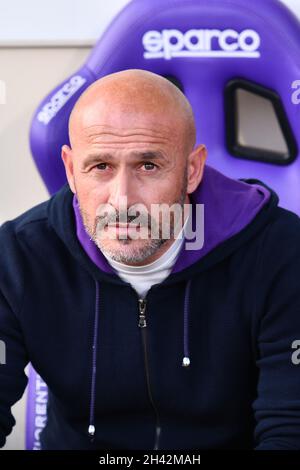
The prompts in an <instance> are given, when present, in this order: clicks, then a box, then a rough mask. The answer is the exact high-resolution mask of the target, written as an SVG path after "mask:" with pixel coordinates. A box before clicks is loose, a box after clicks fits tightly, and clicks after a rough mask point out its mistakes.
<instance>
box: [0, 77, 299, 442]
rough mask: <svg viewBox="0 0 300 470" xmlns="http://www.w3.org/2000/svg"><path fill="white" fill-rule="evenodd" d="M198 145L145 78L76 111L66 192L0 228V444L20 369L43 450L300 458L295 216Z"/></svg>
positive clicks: (113, 88)
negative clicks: (41, 389) (43, 416)
mask: <svg viewBox="0 0 300 470" xmlns="http://www.w3.org/2000/svg"><path fill="white" fill-rule="evenodd" d="M195 135H196V132H195V123H194V119H193V112H192V109H191V106H190V104H189V102H188V101H187V99H186V98H185V96H184V95H183V94H182V93H181V92H180V91H179V90H178V89H177V88H176V87H175V85H173V84H172V83H170V82H169V81H168V80H166V79H164V78H162V77H159V76H157V75H155V74H153V73H150V72H145V71H141V70H127V71H122V72H119V73H115V74H112V75H109V76H106V77H104V78H101V79H100V80H98V81H96V82H95V83H94V84H93V85H92V86H90V87H89V88H87V89H86V90H85V92H84V93H83V94H82V95H81V97H80V98H79V100H78V101H77V103H76V105H75V107H74V108H73V111H72V113H71V116H70V120H69V136H70V146H68V145H64V146H63V147H62V159H63V162H64V165H65V169H66V177H67V180H68V183H67V184H66V185H65V186H64V187H63V188H62V189H61V190H60V191H58V192H57V193H56V194H55V195H54V196H52V197H51V198H50V199H49V200H48V201H46V202H44V203H42V204H40V205H38V206H36V207H34V208H32V209H31V210H29V211H27V212H26V213H24V214H22V215H20V216H19V217H17V218H16V219H14V220H12V221H8V222H6V223H5V224H4V225H3V226H2V227H1V229H0V241H1V246H2V247H3V249H2V250H1V253H0V266H1V270H0V340H1V342H2V343H1V344H2V346H3V345H5V361H2V363H1V364H0V445H3V444H4V442H5V437H6V435H8V434H9V433H10V431H11V429H12V427H13V425H14V419H13V417H12V415H11V406H12V405H13V404H14V403H15V402H16V401H17V400H18V399H19V398H20V397H21V396H22V394H23V391H24V389H25V386H26V383H27V378H26V376H25V374H24V367H25V366H26V365H27V363H28V362H29V361H30V362H31V363H32V364H33V366H34V368H35V369H36V371H37V372H38V374H39V375H40V376H41V377H42V379H43V380H44V381H45V382H46V384H47V385H48V390H49V398H48V409H47V416H48V417H47V424H46V426H45V428H44V429H43V431H42V433H41V435H40V440H39V436H35V439H36V441H37V442H36V446H37V447H38V446H40V445H41V448H42V449H90V450H92V449H98V450H100V449H105V450H108V449H130V450H133V449H137V450H138V449H143V450H151V449H155V450H157V449H169V450H170V449H174V450H180V449H187V450H188V449H258V450H266V449H300V399H299V397H300V371H299V369H298V368H297V365H298V364H299V362H300V360H299V357H298V344H300V291H299V279H300V221H299V218H298V216H297V215H296V214H293V213H291V212H289V211H287V210H285V209H283V208H280V207H279V205H278V197H277V195H276V194H275V193H274V191H273V190H272V189H271V188H268V187H267V186H266V185H265V184H264V183H263V182H261V181H258V180H254V179H251V180H250V179H248V180H246V179H241V180H234V179H231V178H228V177H226V176H225V175H223V174H222V173H220V172H218V171H216V170H215V169H213V168H212V167H210V166H209V165H207V164H206V157H207V151H206V148H205V145H202V144H201V145H199V144H198V145H197V144H196V138H195ZM2 349H3V348H2ZM299 355H300V354H299ZM3 357H4V355H3Z"/></svg>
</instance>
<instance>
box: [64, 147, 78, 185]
mask: <svg viewBox="0 0 300 470" xmlns="http://www.w3.org/2000/svg"><path fill="white" fill-rule="evenodd" d="M61 158H62V161H63V162H64V165H65V170H66V176H67V180H68V183H69V186H70V188H71V191H72V192H73V193H74V194H75V193H76V190H75V184H74V168H73V155H72V149H71V148H70V147H69V146H68V145H63V146H62V148H61Z"/></svg>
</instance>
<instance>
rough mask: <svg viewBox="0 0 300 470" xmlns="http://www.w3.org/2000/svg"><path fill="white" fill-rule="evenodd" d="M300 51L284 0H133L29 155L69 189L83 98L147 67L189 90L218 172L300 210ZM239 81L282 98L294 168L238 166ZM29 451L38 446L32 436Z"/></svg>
mask: <svg viewBox="0 0 300 470" xmlns="http://www.w3.org/2000/svg"><path fill="white" fill-rule="evenodd" d="M299 51H300V27H299V22H298V20H297V19H296V18H295V17H294V16H293V15H292V13H291V12H290V11H289V10H288V9H287V8H286V7H285V6H284V5H282V4H281V3H280V2H279V1H277V0H264V1H263V2H262V1H261V0H251V1H249V0H133V1H132V2H131V3H129V4H128V6H126V7H125V8H124V9H123V10H122V11H121V13H120V14H119V15H118V16H117V17H116V18H115V19H114V21H113V22H112V23H111V25H110V26H109V27H108V29H107V30H106V32H105V33H104V34H103V36H102V37H101V38H100V40H99V41H98V42H97V44H96V45H95V47H94V48H93V50H92V52H91V54H90V56H89V57H88V59H87V61H86V63H85V64H84V65H83V66H82V67H81V68H80V69H79V70H78V71H76V72H75V73H74V74H72V76H71V77H69V78H67V79H66V80H65V81H64V82H63V83H61V84H60V85H58V86H57V87H56V88H55V89H54V90H53V91H51V93H49V95H48V96H47V97H46V98H45V99H44V100H43V101H42V103H41V104H40V105H39V107H38V109H37V111H36V113H35V115H34V117H33V120H32V126H31V132H30V144H31V150H32V154H33V157H34V160H35V162H36V165H37V168H38V170H39V172H40V174H41V177H42V179H43V180H44V182H45V184H46V186H47V188H48V190H49V193H50V194H53V193H54V192H56V191H57V190H58V189H59V188H60V187H61V186H62V185H63V184H64V183H65V182H66V176H65V171H64V167H63V163H62V160H61V146H62V145H63V144H65V143H68V135H67V134H68V118H69V115H70V112H71V110H72V107H73V106H74V103H75V101H76V100H77V99H78V97H79V96H80V94H81V93H82V92H83V91H84V90H85V88H87V87H88V86H89V85H90V84H91V83H92V82H94V81H95V80H96V79H98V78H100V77H102V76H104V75H107V74H110V73H113V72H116V71H120V70H123V69H129V68H141V69H146V70H150V71H152V72H155V73H158V74H160V75H163V76H173V77H176V79H177V80H179V82H180V83H181V84H182V86H183V90H184V93H185V95H186V96H187V97H188V99H189V100H190V102H191V104H192V106H193V109H194V114H195V119H196V124H197V129H198V136H197V141H198V143H200V142H201V143H205V144H206V145H207V147H208V152H209V158H208V163H209V164H210V165H211V166H213V167H215V168H216V169H218V170H220V171H222V172H223V173H225V174H226V175H228V176H231V177H233V178H257V179H261V180H262V181H264V182H265V183H266V184H268V185H269V186H271V187H272V188H273V189H274V190H275V191H276V192H277V193H278V194H279V196H280V203H281V205H282V206H283V207H287V208H290V209H291V210H293V211H295V212H297V213H300V197H299V196H300V159H299V158H298V147H299V143H300V142H299V141H300V132H299V131H298V127H299V123H300V107H299V106H296V105H295V104H293V103H292V99H291V95H292V89H291V85H292V82H293V81H294V80H296V79H297V78H300V53H299ZM236 78H241V79H245V80H248V81H250V82H254V83H256V84H259V85H261V86H262V87H266V88H268V89H271V90H273V91H275V92H276V93H277V94H278V95H279V97H280V98H281V101H282V105H283V108H284V111H285V113H286V116H287V119H288V121H289V126H290V130H291V133H292V134H294V139H295V145H294V147H295V155H294V157H296V158H294V160H293V162H291V163H290V164H288V165H275V164H271V163H266V162H258V161H251V160H245V159H238V158H236V157H233V156H232V155H231V154H230V152H229V151H228V149H227V146H226V120H225V111H224V90H225V87H226V85H227V84H228V82H230V81H231V80H232V79H236ZM32 377H33V378H35V376H32ZM30 380H31V378H30ZM34 393H35V391H34V388H33V389H30V396H29V408H28V409H29V414H28V417H27V420H32V419H34V416H33V415H32V414H31V412H32V407H31V405H30V401H32V400H34V396H33V395H34ZM31 394H32V396H31ZM28 429H31V428H30V426H29V427H28ZM30 432H31V431H30ZM31 434H32V432H31ZM27 448H33V438H32V435H30V436H29V437H28V439H27Z"/></svg>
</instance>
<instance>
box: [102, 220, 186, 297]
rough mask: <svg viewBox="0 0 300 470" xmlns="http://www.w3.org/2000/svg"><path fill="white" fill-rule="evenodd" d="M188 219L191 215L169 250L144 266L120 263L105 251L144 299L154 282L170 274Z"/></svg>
mask: <svg viewBox="0 0 300 470" xmlns="http://www.w3.org/2000/svg"><path fill="white" fill-rule="evenodd" d="M188 219H189V215H188V217H187V218H186V220H185V223H184V226H183V228H182V229H181V231H180V233H179V235H178V236H177V238H175V240H174V242H173V243H172V245H171V246H170V247H169V248H168V250H167V251H166V252H165V253H163V254H162V255H161V256H160V258H158V259H157V260H155V261H153V262H152V263H149V264H144V265H143V266H130V265H128V264H124V263H119V262H118V261H115V260H113V259H112V258H111V257H109V256H108V255H106V254H105V253H103V252H102V253H103V255H104V256H105V257H106V259H107V261H108V262H109V264H110V265H111V266H112V267H113V268H114V270H115V271H116V272H117V274H118V275H119V276H120V278H121V279H123V280H124V281H125V282H129V283H130V284H131V285H132V287H133V288H134V289H135V290H136V292H137V293H138V295H139V297H140V298H142V299H143V298H145V296H146V294H147V292H148V290H149V289H150V287H151V286H152V285H153V284H159V283H161V282H162V281H163V280H164V279H165V278H166V277H167V276H168V275H169V274H170V272H171V270H172V267H173V265H174V264H175V262H176V260H177V258H178V255H179V252H180V250H181V247H182V245H183V243H184V241H185V239H184V233H183V231H184V229H185V227H186V225H187V222H188Z"/></svg>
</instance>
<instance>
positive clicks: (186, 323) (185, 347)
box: [182, 280, 191, 368]
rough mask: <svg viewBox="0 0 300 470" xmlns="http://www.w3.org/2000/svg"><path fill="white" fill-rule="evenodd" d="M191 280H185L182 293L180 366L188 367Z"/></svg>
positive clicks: (189, 362)
mask: <svg viewBox="0 0 300 470" xmlns="http://www.w3.org/2000/svg"><path fill="white" fill-rule="evenodd" d="M190 289H191V280H189V281H188V282H187V285H186V288H185V295H184V311H183V354H184V356H183V359H182V367H185V368H188V367H189V366H190V364H191V360H190V354H189V303H190Z"/></svg>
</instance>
